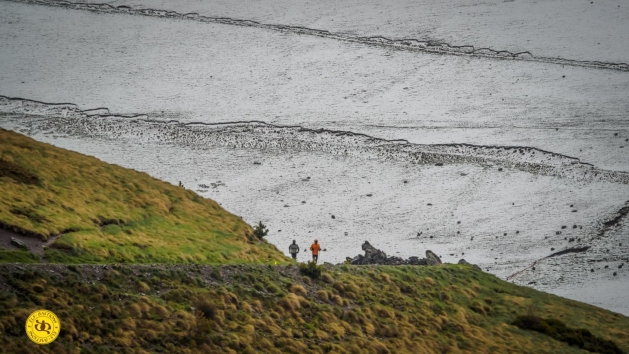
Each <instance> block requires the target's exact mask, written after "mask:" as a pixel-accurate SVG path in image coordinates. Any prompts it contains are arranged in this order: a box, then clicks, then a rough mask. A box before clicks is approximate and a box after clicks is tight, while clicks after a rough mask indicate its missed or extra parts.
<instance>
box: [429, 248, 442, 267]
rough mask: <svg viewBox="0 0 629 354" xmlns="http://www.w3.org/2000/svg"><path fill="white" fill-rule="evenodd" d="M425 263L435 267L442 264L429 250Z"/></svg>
mask: <svg viewBox="0 0 629 354" xmlns="http://www.w3.org/2000/svg"><path fill="white" fill-rule="evenodd" d="M426 262H427V263H428V265H437V264H441V263H442V262H441V258H439V256H437V255H436V254H435V253H434V252H433V251H431V250H427V251H426Z"/></svg>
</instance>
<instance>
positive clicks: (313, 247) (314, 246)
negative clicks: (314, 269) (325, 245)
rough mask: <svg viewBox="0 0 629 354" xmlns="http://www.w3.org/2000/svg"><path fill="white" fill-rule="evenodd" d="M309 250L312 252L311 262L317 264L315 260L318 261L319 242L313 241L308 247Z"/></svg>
mask: <svg viewBox="0 0 629 354" xmlns="http://www.w3.org/2000/svg"><path fill="white" fill-rule="evenodd" d="M310 250H311V251H312V261H313V262H315V263H317V260H319V251H321V246H320V245H319V240H314V243H313V244H312V245H311V246H310Z"/></svg>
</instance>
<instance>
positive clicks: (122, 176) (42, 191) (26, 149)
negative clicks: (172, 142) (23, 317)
mask: <svg viewBox="0 0 629 354" xmlns="http://www.w3.org/2000/svg"><path fill="white" fill-rule="evenodd" d="M0 194H1V195H2V198H1V199H0V228H1V229H4V230H8V231H11V232H14V233H17V234H19V235H26V236H29V237H31V238H37V239H39V240H40V241H41V244H40V245H36V247H40V248H41V246H42V245H46V244H45V242H49V241H51V240H53V239H54V242H53V243H52V244H50V245H49V247H48V248H47V249H46V250H45V252H44V258H45V259H46V260H47V261H50V262H63V263H227V262H229V263H250V262H258V263H259V262H275V261H285V260H286V258H285V257H284V256H283V255H282V254H281V253H280V252H279V251H278V250H277V249H276V248H275V247H274V246H272V245H270V244H268V243H266V242H259V241H257V240H256V239H255V237H254V236H253V230H252V229H251V227H250V226H249V225H247V224H246V223H245V222H243V221H242V220H241V218H239V217H237V216H235V215H233V214H230V213H229V212H227V211H225V210H224V209H223V208H221V207H220V206H219V205H218V204H217V203H216V202H214V201H212V200H208V199H204V198H202V197H200V196H198V195H197V194H195V193H194V192H192V191H189V190H185V189H184V188H181V187H176V186H173V185H171V184H169V183H165V182H162V181H159V180H157V179H155V178H152V177H150V176H149V175H147V174H145V173H140V172H137V171H133V170H128V169H125V168H122V167H119V166H115V165H110V164H107V163H104V162H102V161H99V160H97V159H96V158H92V157H87V156H84V155H81V154H78V153H74V152H71V151H67V150H64V149H60V148H56V147H53V146H51V145H48V144H44V143H39V142H36V141H34V140H32V139H30V138H27V137H24V136H21V135H19V134H17V133H14V132H10V131H7V130H3V129H0ZM59 235H61V236H60V237H59V238H58V239H56V236H59ZM3 237H4V236H3ZM25 254H27V251H24V250H2V249H0V262H11V261H16V260H24V259H27V258H28V257H25ZM31 258H32V257H31ZM33 260H34V261H36V259H33Z"/></svg>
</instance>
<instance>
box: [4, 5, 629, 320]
mask: <svg viewBox="0 0 629 354" xmlns="http://www.w3.org/2000/svg"><path fill="white" fill-rule="evenodd" d="M628 24H629V5H626V4H624V3H623V2H622V1H595V2H592V3H590V2H589V1H587V2H586V1H582V2H576V3H574V2H570V3H569V4H568V3H567V2H566V1H558V0H557V1H545V2H541V3H540V2H534V1H528V0H527V1H525V0H522V1H484V2H476V1H473V2H470V1H455V2H446V3H444V2H442V1H427V0H425V1H395V2H384V1H382V2H378V3H374V2H373V1H360V0H352V1H319V2H308V1H282V0H264V1H256V2H233V1H222V2H216V1H212V2H210V1H177V2H171V1H162V0H159V1H158V0H139V1H113V2H109V3H108V4H106V5H104V4H99V3H97V2H91V4H90V3H71V2H59V1H44V0H42V1H16V2H11V1H8V2H7V1H2V2H0V83H1V85H0V95H3V97H0V112H3V113H0V127H3V128H9V129H14V130H16V131H19V132H22V133H25V134H27V135H29V136H32V137H34V138H36V139H38V140H41V141H46V142H50V143H52V144H54V145H57V146H61V147H65V148H69V149H72V150H76V151H79V152H82V153H86V154H89V155H94V156H96V157H98V158H100V159H103V160H105V161H107V162H111V163H116V164H120V165H122V166H125V167H130V168H134V169H136V170H141V171H146V172H148V173H149V174H151V175H153V176H155V177H157V178H161V179H164V180H166V181H169V182H171V183H173V184H178V183H179V182H182V183H183V184H184V186H185V187H186V188H189V189H192V190H195V191H197V192H198V193H199V194H201V195H203V196H206V197H208V198H212V199H214V200H217V201H218V202H219V203H221V204H222V205H223V206H224V207H225V208H227V209H228V210H230V211H231V212H233V213H235V214H237V215H241V216H242V217H243V218H244V219H245V220H246V221H247V222H249V223H250V224H255V223H257V222H258V221H262V222H263V223H265V224H266V225H267V226H268V227H269V229H270V232H269V235H268V236H267V239H268V240H269V241H270V242H272V243H274V244H275V245H277V246H278V247H279V248H280V249H281V250H284V251H285V252H288V245H289V243H290V242H292V240H293V239H295V240H296V241H297V243H298V244H299V245H300V246H301V247H302V249H304V251H303V252H302V253H301V254H300V255H299V258H298V259H299V260H300V261H306V260H307V259H308V255H307V253H306V252H305V249H306V248H307V247H308V246H309V245H310V243H311V242H312V240H313V239H315V238H317V239H319V241H320V243H321V244H322V246H323V248H324V249H326V251H325V252H324V253H323V254H322V256H321V260H322V261H327V262H332V263H338V262H342V261H344V260H345V257H353V256H355V255H356V254H358V253H361V249H360V245H361V244H362V242H364V241H365V240H368V241H369V242H370V243H371V244H373V245H374V246H376V247H378V248H380V249H382V250H384V251H385V252H386V253H387V254H389V255H397V256H400V257H409V256H414V255H416V256H420V257H421V256H423V255H424V253H425V251H426V250H428V249H430V250H433V251H435V252H436V253H437V254H438V255H441V256H442V259H443V260H444V261H446V262H456V261H458V260H459V259H460V258H465V259H466V260H467V261H469V262H471V263H476V264H478V265H480V266H481V267H482V268H483V269H484V270H486V271H488V272H491V273H494V274H496V275H498V276H500V277H501V278H503V279H508V280H510V281H514V282H516V283H519V284H522V285H528V286H531V287H534V288H537V289H540V290H544V291H549V292H552V293H556V294H559V295H562V296H566V297H570V298H573V299H576V300H581V301H585V302H588V303H592V304H595V305H598V306H602V307H605V308H608V309H611V310H613V311H617V312H621V313H624V314H629V281H628V280H629V270H628V268H629V255H628V251H629V223H627V214H628V213H629V153H628V152H629V99H628V97H629V65H627V63H629V25H628ZM44 102H46V103H44Z"/></svg>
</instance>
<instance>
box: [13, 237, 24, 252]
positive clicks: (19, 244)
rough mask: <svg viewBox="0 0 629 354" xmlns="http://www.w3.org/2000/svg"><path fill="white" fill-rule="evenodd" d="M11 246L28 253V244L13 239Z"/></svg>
mask: <svg viewBox="0 0 629 354" xmlns="http://www.w3.org/2000/svg"><path fill="white" fill-rule="evenodd" d="M11 244H12V245H14V246H15V247H17V248H19V249H23V250H25V251H28V246H27V245H26V243H24V242H23V241H20V240H18V239H17V238H15V237H11Z"/></svg>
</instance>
